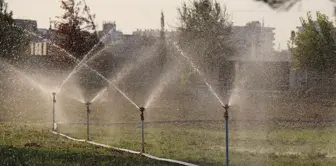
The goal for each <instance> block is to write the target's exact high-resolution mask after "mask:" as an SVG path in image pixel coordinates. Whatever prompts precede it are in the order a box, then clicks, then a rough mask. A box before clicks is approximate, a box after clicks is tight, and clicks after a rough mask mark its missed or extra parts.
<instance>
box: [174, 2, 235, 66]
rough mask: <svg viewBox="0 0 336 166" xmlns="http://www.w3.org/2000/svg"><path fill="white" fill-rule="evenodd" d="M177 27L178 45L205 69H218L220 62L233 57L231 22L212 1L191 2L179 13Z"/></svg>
mask: <svg viewBox="0 0 336 166" xmlns="http://www.w3.org/2000/svg"><path fill="white" fill-rule="evenodd" d="M178 11H179V20H180V27H179V28H178V30H179V44H180V45H181V46H182V47H183V48H187V49H188V50H189V51H191V52H192V54H193V55H196V56H197V57H196V58H197V59H198V61H199V62H200V63H203V62H204V64H202V65H206V66H207V67H204V69H207V68H208V69H210V70H211V69H212V68H214V67H218V65H219V63H220V62H221V61H222V60H225V58H227V57H228V56H230V55H232V54H233V53H234V47H233V45H232V42H231V34H232V32H231V28H232V22H231V21H229V18H228V14H227V11H226V8H225V7H224V9H222V7H221V5H220V4H219V3H218V2H213V1H212V0H194V1H192V3H191V4H190V5H187V4H186V3H183V4H182V7H181V8H179V9H178Z"/></svg>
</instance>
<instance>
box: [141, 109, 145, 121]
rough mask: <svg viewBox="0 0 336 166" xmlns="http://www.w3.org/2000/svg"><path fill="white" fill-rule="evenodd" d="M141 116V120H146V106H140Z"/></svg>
mask: <svg viewBox="0 0 336 166" xmlns="http://www.w3.org/2000/svg"><path fill="white" fill-rule="evenodd" d="M140 112H141V114H140V118H141V121H144V120H145V116H144V112H145V108H144V107H140Z"/></svg>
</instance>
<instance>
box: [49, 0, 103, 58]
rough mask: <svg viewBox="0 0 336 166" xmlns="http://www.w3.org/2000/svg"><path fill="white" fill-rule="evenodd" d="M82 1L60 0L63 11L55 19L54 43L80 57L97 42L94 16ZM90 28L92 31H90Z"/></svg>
mask: <svg viewBox="0 0 336 166" xmlns="http://www.w3.org/2000/svg"><path fill="white" fill-rule="evenodd" d="M83 2H84V6H83ZM83 2H82V1H79V2H77V3H76V2H75V0H62V1H61V3H62V5H61V8H62V9H63V10H65V13H64V14H63V15H62V16H61V17H58V19H59V20H58V21H55V22H56V26H57V31H56V33H57V39H56V43H57V44H58V45H59V46H61V47H62V48H63V49H65V50H67V51H68V52H70V53H71V54H73V55H75V56H76V57H77V58H80V59H81V58H83V56H84V55H85V54H86V53H88V52H89V51H90V50H91V49H92V47H93V46H94V45H95V44H97V43H98V42H99V39H98V36H97V33H96V29H95V28H96V26H95V24H94V18H95V16H94V15H92V14H90V9H89V7H88V6H87V5H86V3H85V1H83ZM83 13H84V14H83ZM90 30H93V31H94V32H93V33H91V32H90Z"/></svg>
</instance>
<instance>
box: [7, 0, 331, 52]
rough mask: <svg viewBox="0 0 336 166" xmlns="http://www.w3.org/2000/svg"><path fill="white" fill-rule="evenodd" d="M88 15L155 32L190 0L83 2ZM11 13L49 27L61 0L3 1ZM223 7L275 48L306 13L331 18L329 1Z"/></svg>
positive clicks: (238, 0)
mask: <svg viewBox="0 0 336 166" xmlns="http://www.w3.org/2000/svg"><path fill="white" fill-rule="evenodd" d="M86 1H87V4H88V5H89V7H90V8H91V12H92V13H94V14H96V23H97V24H98V28H100V29H101V27H102V23H103V21H115V22H116V24H117V29H119V30H121V31H122V32H124V33H132V31H134V30H136V29H156V28H159V27H160V12H161V11H163V12H164V14H165V21H166V25H167V28H168V29H174V28H176V27H177V26H178V24H179V21H178V12H177V8H178V7H180V6H181V4H182V2H184V1H186V2H189V1H190V0H86ZM6 2H7V3H8V7H9V9H10V10H12V11H13V13H14V18H20V19H32V20H37V21H38V27H39V28H48V27H49V18H51V19H56V16H60V15H61V14H62V9H61V8H60V0H6ZM217 2H220V3H221V4H222V5H224V4H225V5H226V7H227V11H228V13H229V14H230V18H231V19H232V21H233V23H234V25H245V24H246V23H247V22H250V21H260V22H262V20H264V23H265V26H270V27H274V28H276V29H275V33H276V34H275V41H274V44H275V48H276V49H278V48H279V45H280V49H286V48H287V45H286V43H287V41H288V39H289V36H290V31H291V30H296V27H297V26H300V20H299V18H300V17H302V16H303V17H305V16H306V13H307V12H308V11H312V12H313V13H315V12H316V11H321V12H322V13H324V14H326V15H328V16H329V17H330V19H331V20H335V18H334V16H333V3H331V2H330V1H329V0H302V2H301V3H299V4H297V5H296V6H294V7H293V8H292V9H291V10H290V11H287V12H281V11H274V10H272V9H270V8H269V7H268V6H267V5H266V4H263V3H260V2H255V1H254V0H217Z"/></svg>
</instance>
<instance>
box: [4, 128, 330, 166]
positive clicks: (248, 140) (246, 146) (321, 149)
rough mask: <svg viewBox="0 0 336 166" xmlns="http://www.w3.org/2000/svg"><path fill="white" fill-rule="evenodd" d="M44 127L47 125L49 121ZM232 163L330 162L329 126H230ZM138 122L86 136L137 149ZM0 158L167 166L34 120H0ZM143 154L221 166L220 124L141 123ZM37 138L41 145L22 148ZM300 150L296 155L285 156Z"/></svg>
mask: <svg viewBox="0 0 336 166" xmlns="http://www.w3.org/2000/svg"><path fill="white" fill-rule="evenodd" d="M48 126H49V125H48ZM231 126H232V130H231V131H230V148H231V150H230V163H231V165H256V166H259V165H272V166H273V165H275V166H282V165H295V166H296V165H299V166H300V165H302V166H305V165H323V166H324V165H327V166H328V165H330V166H332V165H335V163H336V158H330V157H326V154H328V155H333V154H335V151H336V149H335V146H334V145H335V144H336V139H335V138H336V137H335V136H336V134H335V132H334V129H333V128H306V129H301V130H296V129H281V128H263V129H261V128H258V129H255V128H251V129H239V127H237V126H234V125H231ZM59 130H60V131H61V132H63V133H66V134H68V135H70V136H73V137H76V138H85V131H86V130H85V126H80V125H67V126H66V125H59ZM140 133H141V131H140V128H139V125H135V126H132V125H128V126H125V125H124V126H91V138H92V139H93V140H94V141H96V142H100V143H105V144H109V145H112V146H116V147H121V148H127V149H132V150H137V151H140V148H141V137H140V136H141V134H140ZM0 135H1V137H0V138H2V139H0V161H1V162H2V163H3V165H169V164H168V163H163V162H157V161H153V160H150V159H148V158H144V157H142V156H139V155H132V154H127V153H123V152H118V151H114V150H111V149H106V148H101V147H96V146H92V145H89V144H86V143H78V142H75V141H70V140H67V139H65V138H62V137H60V136H57V135H53V134H51V133H50V132H49V131H48V129H47V128H45V127H43V126H41V125H35V124H29V125H24V124H20V125H18V124H16V125H15V124H9V123H3V124H0ZM145 139H146V152H148V153H150V154H153V155H156V156H158V157H164V158H172V159H177V160H182V161H186V162H191V163H195V164H199V165H224V161H225V151H224V150H225V149H224V146H223V145H224V144H225V142H224V140H225V139H224V133H223V125H222V124H221V123H217V124H183V125H181V124H155V125H154V124H152V125H146V132H145ZM28 142H36V143H38V144H40V145H41V147H40V148H26V147H24V145H25V144H26V143H28ZM286 152H300V153H301V155H295V154H292V155H291V154H286Z"/></svg>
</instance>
